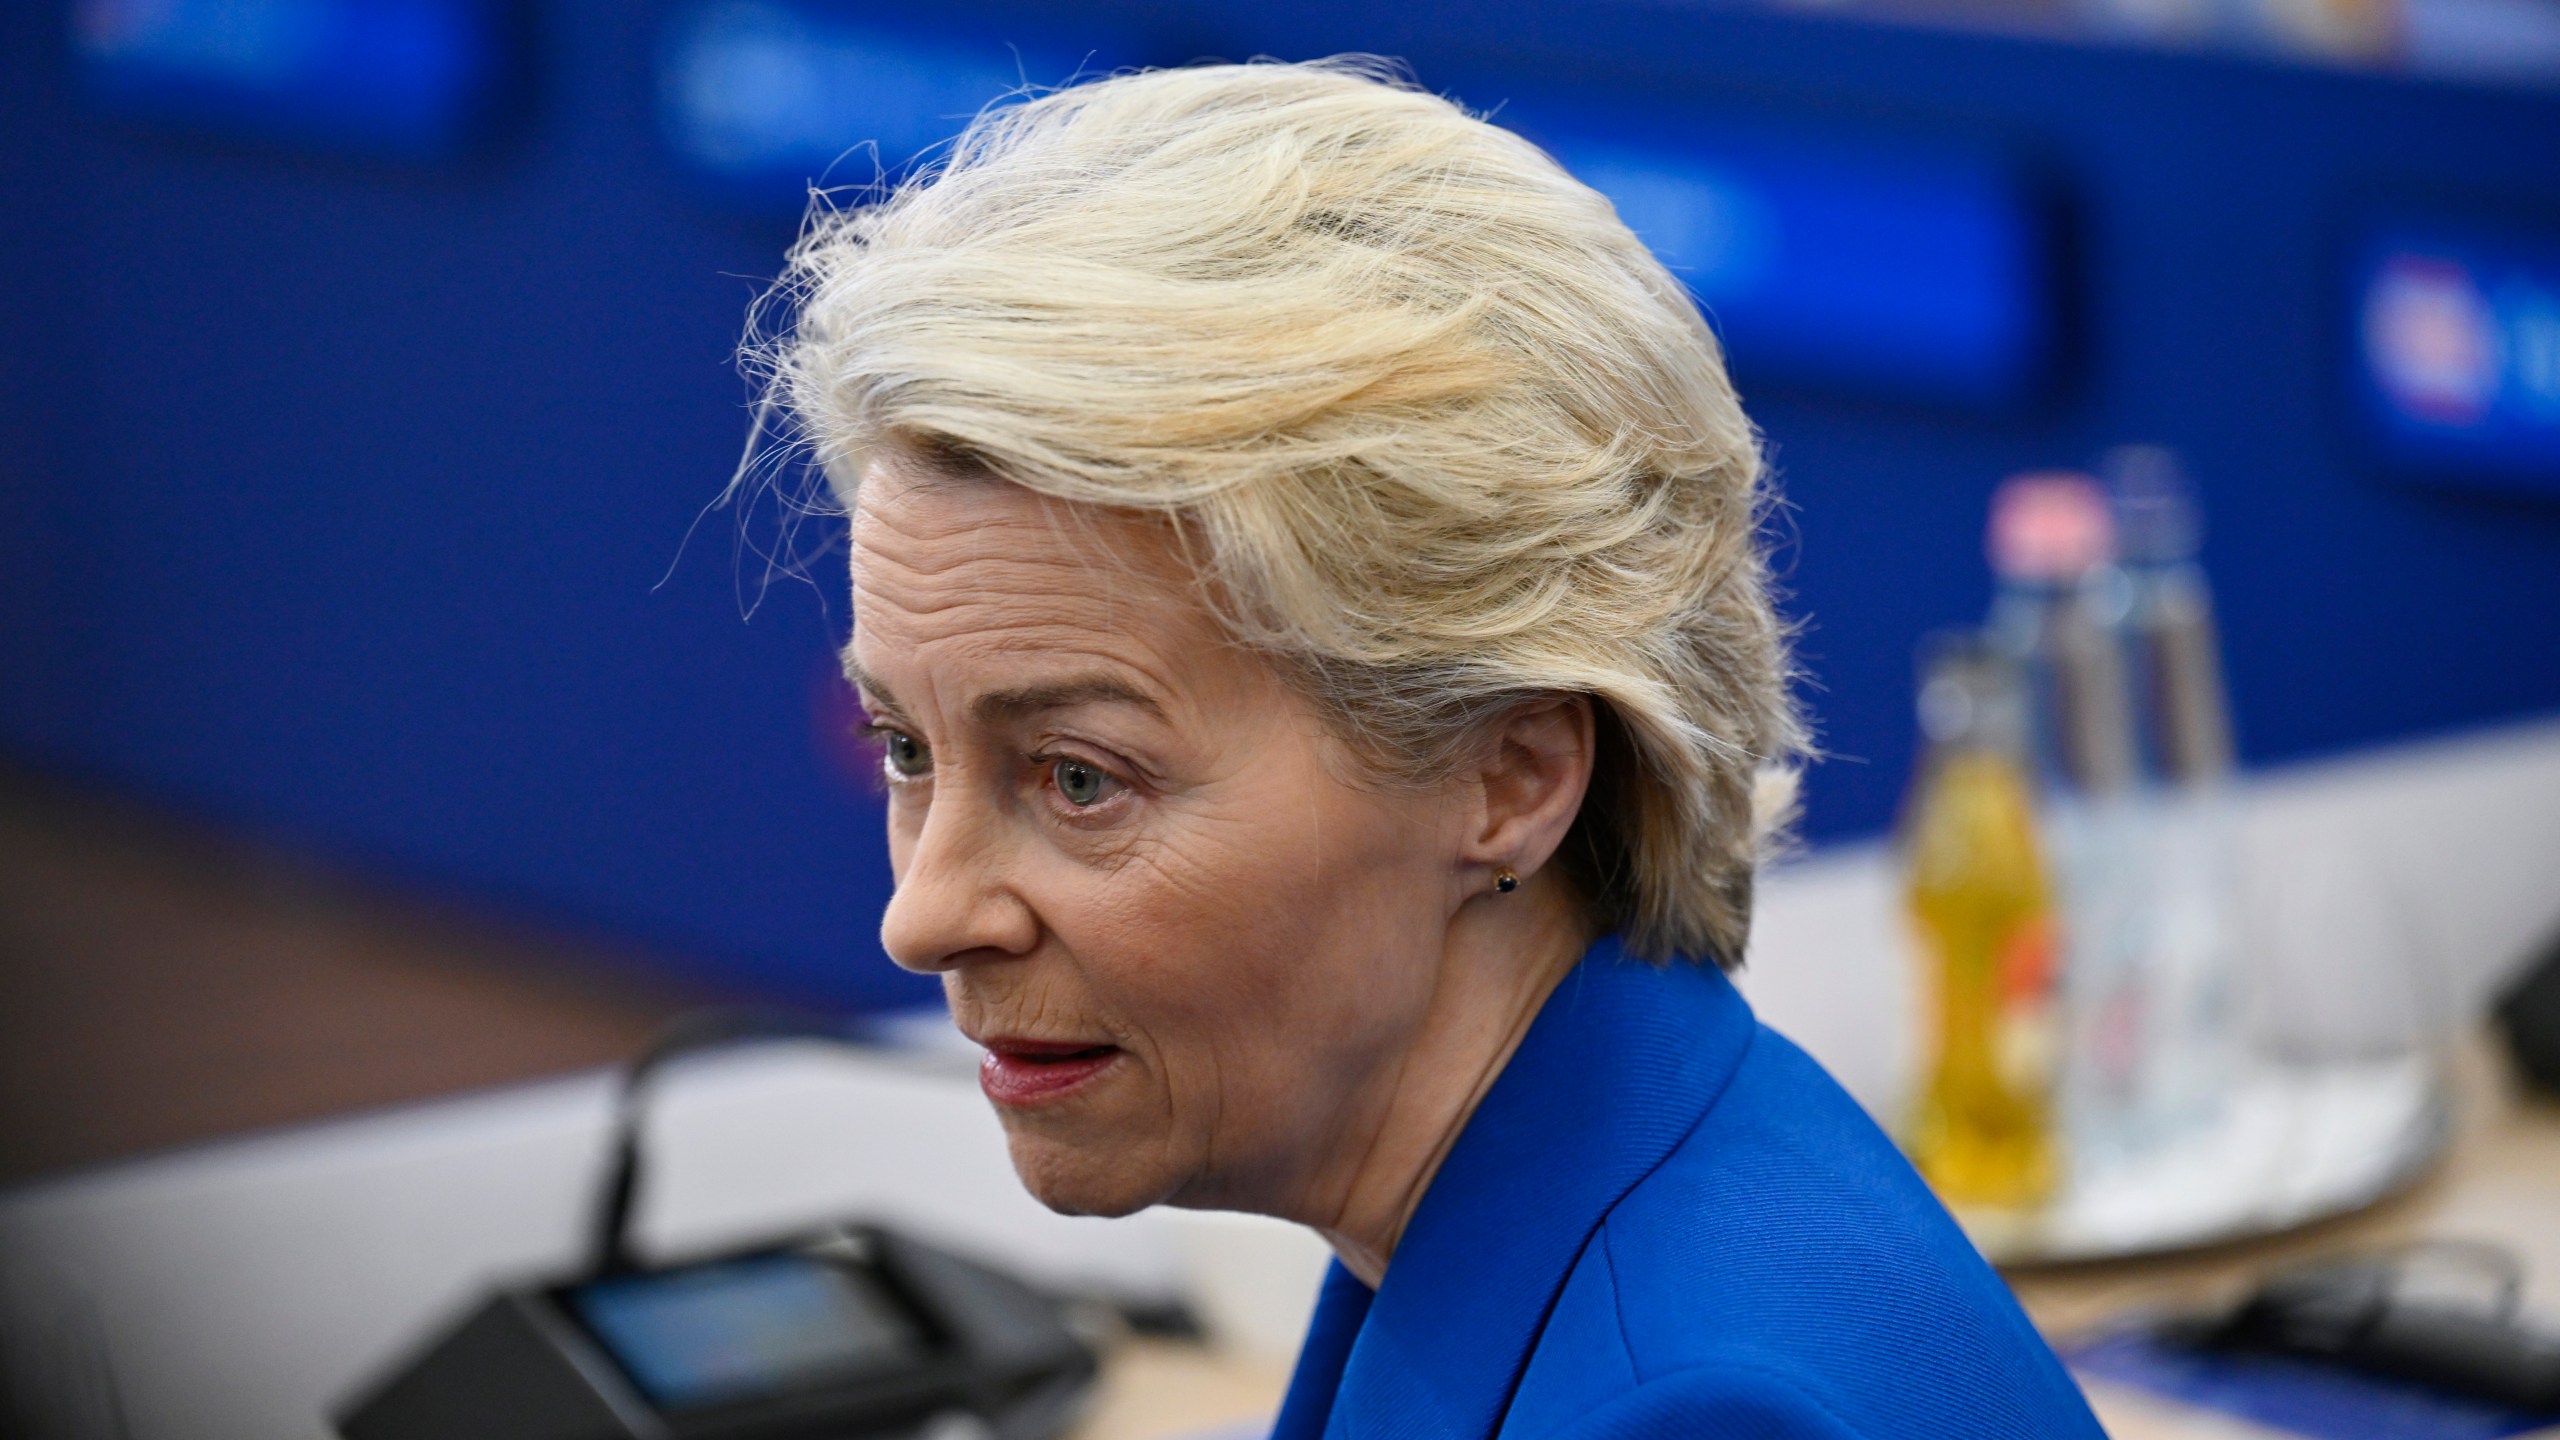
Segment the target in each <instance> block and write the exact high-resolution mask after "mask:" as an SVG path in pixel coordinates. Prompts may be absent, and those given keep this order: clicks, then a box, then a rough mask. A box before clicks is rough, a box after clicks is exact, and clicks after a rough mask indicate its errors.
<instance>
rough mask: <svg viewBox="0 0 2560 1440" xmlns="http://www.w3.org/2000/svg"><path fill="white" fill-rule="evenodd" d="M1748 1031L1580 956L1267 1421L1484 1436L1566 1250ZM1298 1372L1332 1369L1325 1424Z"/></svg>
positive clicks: (1365, 1436) (1674, 989)
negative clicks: (1387, 1252)
mask: <svg viewBox="0 0 2560 1440" xmlns="http://www.w3.org/2000/svg"><path fill="white" fill-rule="evenodd" d="M1754 1029H1755V1026H1754V1022H1753V1020H1752V1018H1751V1011H1750V1007H1749V1006H1747V1005H1746V1004H1744V1003H1743V1000H1742V997H1741V995H1740V994H1738V993H1737V992H1736V991H1735V990H1734V988H1733V986H1732V984H1731V983H1730V982H1729V981H1727V980H1726V979H1725V977H1724V975H1723V974H1722V973H1721V972H1720V971H1718V970H1716V969H1715V968H1714V967H1712V966H1707V965H1693V964H1689V963H1687V962H1685V961H1683V962H1674V963H1672V964H1671V965H1668V966H1654V965H1650V964H1646V963H1643V962H1641V961H1634V960H1628V959H1625V958H1624V957H1622V956H1621V954H1620V953H1619V950H1618V945H1617V942H1616V941H1615V940H1603V941H1602V942H1600V943H1599V944H1598V945H1596V946H1594V947H1592V950H1591V953H1589V954H1588V955H1586V956H1584V957H1583V960H1582V963H1581V964H1580V965H1578V966H1577V967H1575V969H1574V970H1573V972H1572V973H1571V974H1569V975H1567V976H1566V977H1565V979H1564V981H1563V982H1562V983H1561V984H1559V985H1558V986H1557V987H1556V991H1555V993H1554V994H1553V995H1551V996H1549V997H1548V999H1547V1003H1546V1006H1545V1008H1543V1009H1542V1010H1540V1011H1539V1013H1538V1018H1537V1019H1536V1020H1535V1021H1534V1022H1532V1023H1531V1025H1530V1028H1529V1033H1528V1034H1527V1035H1526V1036H1525V1037H1523V1038H1522V1040H1521V1042H1520V1048H1519V1050H1518V1051H1517V1052H1516V1053H1515V1054H1514V1055H1513V1056H1512V1057H1511V1062H1510V1064H1509V1065H1507V1066H1506V1067H1505V1068H1504V1070H1503V1072H1502V1075H1501V1076H1500V1077H1499V1078H1498V1079H1497V1080H1495V1082H1494V1085H1493V1089H1492V1090H1491V1091H1490V1092H1488V1093H1487V1094H1486V1096H1485V1098H1484V1101H1483V1103H1482V1104H1481V1105H1479V1106H1478V1107H1477V1110H1476V1113H1475V1115H1474V1116H1473V1117H1471V1118H1470V1119H1469V1120H1468V1122H1467V1128H1466V1131H1465V1133H1463V1134H1462V1135H1460V1136H1459V1137H1458V1142H1457V1144H1456V1145H1455V1146H1453V1147H1452V1148H1451V1150H1450V1152H1449V1156H1448V1159H1447V1160H1445V1161H1444V1162H1442V1164H1441V1167H1440V1173H1439V1174H1438V1175H1436V1176H1435V1177H1433V1179H1432V1182H1431V1188H1430V1190H1429V1191H1428V1192H1426V1193H1425V1194H1424V1196H1423V1198H1422V1203H1421V1205H1420V1206H1419V1207H1418V1208H1417V1209H1416V1210H1415V1212H1414V1216H1413V1221H1412V1223H1411V1224H1410V1225H1408V1226H1407V1227H1406V1230H1405V1234H1404V1238H1403V1240H1402V1242H1401V1243H1400V1244H1399V1245H1398V1247H1397V1249H1396V1253H1395V1256H1394V1258H1393V1259H1391V1260H1390V1261H1388V1264H1387V1273H1386V1279H1385V1282H1384V1283H1383V1284H1382V1285H1380V1287H1379V1288H1378V1291H1377V1294H1376V1297H1375V1298H1374V1300H1371V1301H1370V1302H1369V1303H1368V1304H1367V1305H1366V1306H1365V1311H1366V1313H1365V1315H1363V1314H1359V1313H1356V1309H1357V1308H1359V1307H1357V1306H1356V1301H1357V1297H1354V1296H1351V1295H1348V1294H1345V1293H1342V1291H1341V1289H1340V1286H1343V1285H1347V1286H1348V1287H1349V1289H1350V1290H1354V1291H1358V1292H1360V1295H1361V1296H1366V1295H1367V1293H1368V1292H1367V1290H1366V1289H1365V1287H1362V1286H1361V1285H1360V1284H1359V1282H1358V1281H1356V1280H1353V1279H1352V1278H1351V1277H1350V1276H1348V1275H1342V1276H1340V1277H1339V1284H1337V1283H1335V1282H1332V1281H1329V1282H1328V1284H1327V1287H1326V1292H1325V1306H1326V1307H1327V1308H1328V1309H1330V1310H1331V1311H1332V1315H1331V1319H1332V1321H1333V1323H1334V1325H1335V1327H1336V1331H1337V1332H1339V1331H1340V1330H1341V1329H1342V1328H1344V1326H1345V1323H1346V1322H1347V1324H1348V1326H1351V1327H1356V1331H1357V1333H1356V1335H1352V1336H1350V1337H1349V1341H1348V1345H1347V1347H1346V1346H1345V1345H1344V1344H1343V1340H1344V1336H1343V1335H1342V1334H1341V1333H1333V1334H1331V1335H1329V1336H1324V1338H1326V1339H1327V1348H1328V1349H1329V1350H1330V1354H1328V1355H1323V1356H1319V1355H1318V1354H1316V1348H1317V1347H1316V1341H1317V1339H1318V1338H1319V1336H1320V1335H1322V1334H1323V1332H1324V1330H1325V1327H1324V1324H1323V1323H1321V1321H1320V1323H1319V1325H1318V1326H1317V1329H1316V1332H1311V1334H1310V1338H1309V1347H1308V1349H1309V1354H1308V1355H1307V1356H1306V1357H1305V1359H1302V1361H1301V1365H1300V1373H1299V1376H1298V1378H1297V1380H1296V1381H1293V1383H1292V1385H1291V1388H1290V1397H1289V1398H1290V1407H1289V1409H1288V1410H1287V1411H1284V1415H1283V1418H1284V1421H1295V1422H1297V1423H1299V1424H1302V1425H1311V1424H1312V1423H1315V1422H1316V1419H1317V1417H1318V1416H1322V1417H1323V1420H1322V1423H1323V1424H1324V1430H1323V1432H1322V1433H1323V1434H1324V1435H1325V1436H1326V1437H1328V1440H1389V1437H1395V1440H1426V1437H1427V1440H1481V1437H1488V1436H1491V1435H1492V1434H1493V1433H1494V1431H1495V1430H1496V1428H1497V1427H1499V1425H1500V1424H1501V1421H1502V1416H1503V1413H1504V1411H1506V1410H1507V1409H1508V1408H1509V1407H1510V1403H1511V1395H1512V1392H1513V1390H1514V1389H1515V1388H1516V1387H1517V1386H1518V1384H1519V1379H1520V1373H1521V1371H1522V1369H1523V1368H1524V1367H1525V1365H1526V1364H1527V1361H1528V1356H1529V1351H1530V1348H1531V1346H1532V1345H1533V1344H1534V1343H1535V1341H1536V1339H1537V1336H1538V1332H1539V1331H1540V1330H1541V1329H1542V1328H1543V1327H1544V1325H1545V1323H1546V1318H1547V1313H1548V1311H1549V1310H1550V1309H1551V1308H1552V1307H1553V1306H1554V1303H1555V1298H1556V1295H1557V1294H1558V1293H1559V1292H1560V1291H1561V1290H1562V1289H1563V1286H1564V1281H1565V1277H1566V1275H1567V1274H1568V1273H1569V1272H1570V1271H1571V1270H1572V1268H1573V1265H1574V1263H1575V1261H1577V1260H1578V1259H1579V1258H1580V1257H1581V1255H1582V1251H1583V1247H1584V1246H1585V1245H1586V1244H1587V1243H1588V1242H1589V1241H1590V1239H1591V1236H1592V1234H1593V1232H1594V1231H1596V1230H1597V1229H1598V1228H1599V1226H1600V1222H1601V1221H1602V1220H1603V1219H1604V1218H1605V1217H1606V1216H1607V1215H1608V1212H1609V1210H1610V1208H1611V1207H1612V1206H1614V1205H1616V1204H1617V1203H1618V1201H1619V1199H1620V1198H1621V1197H1623V1196H1624V1195H1625V1194H1626V1193H1627V1191H1629V1190H1630V1189H1632V1188H1634V1186H1635V1184H1636V1182H1637V1181H1639V1180H1641V1179H1643V1178H1644V1177H1645V1175H1646V1174H1648V1173H1650V1172H1651V1171H1652V1170H1653V1168H1654V1167H1655V1166H1656V1165H1658V1164H1660V1163H1661V1162H1662V1160H1663V1158H1664V1157H1665V1156H1667V1155H1669V1154H1670V1153H1671V1151H1672V1149H1673V1148H1674V1147H1675V1146H1677V1145H1678V1144H1679V1143H1680V1141H1681V1139H1682V1138H1683V1137H1685V1136H1686V1135H1687V1134H1688V1133H1689V1132H1690V1130H1692V1129H1693V1128H1695V1127H1696V1125H1697V1123H1698V1121H1699V1119H1700V1118H1701V1117H1702V1116H1704V1115H1705V1114H1706V1112H1707V1110H1708V1108H1709V1107H1710V1106H1712V1105H1713V1104H1714V1103H1715V1100H1716V1097H1717V1096H1718V1095H1719V1094H1720V1093H1721V1092H1722V1091H1723V1089H1724V1086H1725V1083H1726V1082H1727V1081H1728V1080H1730V1079H1731V1078H1732V1075H1733V1072H1734V1068H1735V1067H1736V1065H1738V1064H1739V1063H1740V1061H1741V1059H1742V1054H1743V1051H1744V1050H1745V1049H1746V1048H1747V1047H1748V1046H1749V1044H1750V1040H1751V1036H1752V1034H1753V1031H1754ZM1322 1313H1323V1312H1321V1311H1320V1315H1321V1314H1322ZM1346 1349H1347V1354H1346V1353H1345V1351H1346ZM1334 1356H1340V1357H1341V1358H1339V1359H1335V1358H1333V1357H1334ZM1306 1360H1320V1361H1322V1362H1325V1364H1324V1368H1330V1367H1331V1366H1334V1365H1338V1366H1339V1367H1340V1375H1341V1380H1340V1383H1339V1385H1338V1386H1337V1387H1326V1388H1330V1389H1332V1390H1333V1394H1332V1395H1331V1397H1330V1398H1331V1400H1332V1403H1331V1405H1330V1407H1328V1409H1329V1414H1328V1413H1327V1411H1326V1410H1314V1409H1312V1405H1313V1402H1314V1400H1315V1399H1316V1398H1318V1397H1316V1396H1314V1395H1312V1394H1310V1395H1308V1396H1306V1397H1304V1401H1305V1403H1302V1397H1301V1395H1300V1393H1299V1392H1300V1387H1301V1385H1302V1384H1303V1385H1306V1386H1308V1387H1310V1388H1312V1387H1314V1386H1316V1385H1319V1384H1321V1377H1320V1376H1319V1375H1318V1374H1314V1373H1309V1371H1308V1369H1307V1365H1306ZM1275 1433H1276V1434H1277V1435H1279V1436H1284V1437H1292V1440H1294V1437H1298V1436H1303V1435H1307V1434H1310V1433H1312V1432H1311V1431H1310V1430H1293V1429H1288V1428H1285V1426H1284V1428H1283V1429H1281V1430H1279V1431H1277V1432H1275Z"/></svg>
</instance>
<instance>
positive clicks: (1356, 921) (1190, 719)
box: [849, 461, 1466, 1216]
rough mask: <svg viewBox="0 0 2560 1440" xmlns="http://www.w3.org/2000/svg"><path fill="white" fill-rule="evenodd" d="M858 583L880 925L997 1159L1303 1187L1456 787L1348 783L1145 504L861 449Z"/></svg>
mask: <svg viewBox="0 0 2560 1440" xmlns="http://www.w3.org/2000/svg"><path fill="white" fill-rule="evenodd" d="M853 586H854V615H855V625H854V637H853V644H852V646H851V648H850V651H849V655H850V658H851V661H852V665H851V669H852V672H853V674H854V678H855V681H856V683H857V684H858V685H859V687H860V689H861V692H862V699H863V703H864V706H865V709H866V710H867V711H868V713H869V715H870V717H871V719H872V721H873V722H874V727H875V730H876V732H877V734H878V735H879V737H880V739H881V741H882V749H883V770H884V772H885V773H886V775H887V778H888V788H889V853H890V860H891V864H892V866H893V868H894V869H895V871H896V875H897V893H896V895H895V897H894V898H893V899H892V900H891V901H890V904H889V909H888V913H887V915H886V916H885V918H884V919H883V921H882V924H881V939H882V942H883V943H884V944H885V945H886V946H887V948H888V952H889V954H890V956H891V957H892V958H893V959H895V960H896V961H897V963H898V964H900V965H902V966H905V967H906V968H908V969H911V970H920V971H930V972H935V973H939V974H940V975H941V976H942V979H943V988H944V992H945V994H946V995H947V996H948V997H949V999H950V1002H951V1012H952V1017H953V1019H954V1020H955V1021H956V1022H957V1023H958V1025H959V1027H960V1028H961V1030H963V1031H964V1032H966V1033H967V1034H968V1035H969V1037H970V1038H971V1039H973V1040H975V1041H977V1042H978V1043H979V1044H981V1045H984V1046H986V1047H987V1048H988V1052H989V1053H988V1057H987V1060H986V1063H985V1066H984V1068H983V1069H982V1072H981V1078H982V1080H983V1082H984V1086H985V1089H986V1091H987V1093H988V1096H989V1097H990V1098H991V1099H992V1100H993V1101H994V1102H995V1105H996V1109H997V1112H998V1113H999V1114H1000V1115H1001V1116H1002V1117H1003V1120H1004V1125H1005V1130H1006V1133H1007V1135H1008V1136H1009V1137H1010V1140H1011V1143H1012V1150H1013V1162H1014V1166H1015V1168H1016V1169H1017V1170H1018V1171H1019V1172H1020V1173H1021V1176H1022V1179H1023V1182H1024V1183H1025V1184H1026V1185H1027V1186H1029V1187H1030V1189H1031V1191H1032V1192H1033V1193H1034V1194H1036V1195H1038V1196H1039V1197H1040V1198H1041V1199H1042V1200H1043V1201H1045V1202H1047V1203H1048V1204H1050V1205H1051V1206H1053V1207H1055V1208H1058V1209H1061V1210H1066V1211H1071V1212H1084V1213H1094V1214H1105V1215H1115V1214H1123V1213H1126V1212H1128V1211H1131V1210H1135V1209H1138V1208H1141V1207H1143V1206H1146V1205H1150V1204H1154V1203H1157V1202H1160V1201H1176V1202H1180V1203H1186V1204H1192V1205H1201V1206H1215V1207H1236V1208H1254V1209H1261V1210H1268V1211H1274V1212H1277V1213H1284V1214H1298V1215H1301V1216H1304V1215H1306V1214H1308V1213H1309V1212H1311V1211H1320V1210H1321V1208H1322V1207H1323V1206H1324V1204H1325V1203H1326V1195H1325V1192H1326V1190H1327V1189H1328V1187H1331V1186H1335V1185H1338V1184H1339V1183H1341V1173H1340V1172H1342V1171H1343V1170H1344V1169H1345V1168H1346V1167H1347V1166H1349V1165H1352V1164H1356V1162H1357V1156H1358V1152H1359V1150H1360V1148H1361V1145H1362V1142H1363V1137H1365V1136H1372V1135H1374V1134H1375V1133H1376V1130H1377V1128H1378V1126H1379V1125H1380V1124H1381V1119H1380V1117H1381V1116H1382V1114H1383V1113H1384V1109H1385V1106H1386V1104H1387V1102H1388V1100H1389V1098H1390V1097H1391V1096H1392V1094H1393V1092H1394V1090H1395V1087H1396V1084H1397V1074H1396V1067H1397V1063H1398V1059H1399V1057H1400V1056H1403V1055H1405V1054H1406V1053H1407V1052H1408V1051H1409V1050H1410V1049H1411V1048H1412V1046H1413V1041H1414V1040H1415V1037H1416V1032H1417V1030H1418V1029H1419V1028H1420V1027H1421V1026H1422V1025H1423V1024H1424V1022H1425V1018H1426V1012H1427V1010H1428V1008H1429V1005H1430V1001H1431V999H1432V995H1433V990H1434V987H1435V984H1436V983H1437V976H1438V973H1439V970H1438V966H1439V961H1440V959H1441V947H1442V942H1443V938H1444V936H1445V934H1446V932H1447V926H1448V923H1449V918H1450V916H1451V914H1452V913H1453V912H1454V911H1455V909H1456V907H1457V906H1458V905H1459V904H1460V903H1461V902H1462V901H1463V900H1464V898H1465V897H1464V895H1462V894H1461V893H1460V890H1459V887H1460V883H1461V882H1460V878H1459V873H1458V872H1459V867H1458V865H1457V858H1458V855H1459V851H1460V845H1461V840H1462V837H1463V834H1464V826H1465V823H1466V819H1465V815H1464V813H1463V812H1464V808H1465V807H1463V806H1461V805H1459V804H1456V803H1454V802H1453V801H1452V799H1451V798H1450V795H1449V794H1448V793H1447V791H1446V787H1444V789H1443V790H1442V791H1428V790H1426V791H1415V790H1412V789H1408V788H1388V787H1382V786H1376V785H1372V784H1363V783H1362V777H1361V771H1360V769H1359V767H1358V765H1357V764H1356V762H1354V761H1353V760H1352V759H1351V758H1350V757H1349V756H1347V755H1346V754H1345V753H1344V752H1343V751H1342V749H1341V747H1340V746H1339V744H1338V743H1337V742H1336V741H1335V740H1333V739H1332V738H1331V737H1330V736H1329V735H1328V734H1327V732H1326V730H1325V728H1324V727H1323V725H1322V724H1321V723H1320V722H1319V720H1318V717H1317V715H1316V712H1315V711H1314V709H1313V708H1312V707H1311V706H1310V705H1309V703H1308V702H1307V701H1305V700H1304V699H1303V698H1301V697H1300V696H1299V695H1298V694H1297V693H1296V692H1295V691H1294V690H1293V689H1292V688H1290V687H1289V686H1288V685H1286V684H1285V683H1283V681H1282V679H1281V677H1280V676H1279V674H1278V673H1277V672H1276V671H1275V670H1274V669H1273V668H1272V667H1271V666H1270V665H1269V664H1268V663H1267V662H1265V661H1263V660H1261V659H1260V658H1258V657H1256V656H1254V655H1252V654H1250V653H1248V652H1246V651H1244V650H1242V649H1240V648H1237V647H1235V646H1233V645H1231V644H1228V643H1226V642H1225V641H1224V640H1223V639H1222V636H1221V632H1220V631H1219V629H1218V627H1217V625H1216V623H1215V621H1214V620H1213V619H1212V618H1211V617H1210V615H1209V614H1208V613H1207V612H1206V609H1205V607H1204V606H1203V604H1202V603H1201V600H1200V596H1199V592H1198V590H1197V588H1196V586H1195V585H1193V584H1192V583H1191V582H1190V581H1189V580H1188V579H1187V578H1186V574H1185V571H1184V570H1183V568H1182V566H1181V565H1180V564H1179V563H1178V561H1177V560H1176V558H1175V555H1174V552H1173V549H1172V546H1171V542H1170V538H1169V536H1168V533H1167V532H1166V531H1165V530H1164V529H1163V528H1162V527H1161V526H1160V525H1159V524H1157V523H1155V522H1151V521H1147V520H1142V519H1137V518H1132V517H1129V516H1125V515H1119V514H1115V513H1108V512H1101V511H1096V510H1090V509H1082V508H1079V507H1072V506H1067V505H1063V504H1061V503H1059V502H1055V501H1049V500H1045V499H1042V498H1041V497H1038V496H1036V495H1034V494H1032V493H1030V492H1028V491H1025V490H1023V489H1021V488H1019V487H1017V486H1014V485H1011V484H1007V483H1004V482H1000V481H995V480H989V479H980V478H969V477H958V478H954V477H950V476H945V475H939V474H935V473H931V472H928V471H927V470H925V469H924V467H922V466H921V465H918V464H916V463H913V462H898V461H883V462H875V463H874V464H873V466H872V467H871V468H870V469H869V470H867V471H866V473H865V476H864V479H863V483H862V486H861V490H860V495H859V500H858V503H857V505H856V507H855V512H854V517H853Z"/></svg>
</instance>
